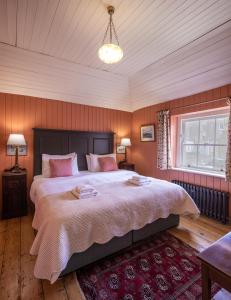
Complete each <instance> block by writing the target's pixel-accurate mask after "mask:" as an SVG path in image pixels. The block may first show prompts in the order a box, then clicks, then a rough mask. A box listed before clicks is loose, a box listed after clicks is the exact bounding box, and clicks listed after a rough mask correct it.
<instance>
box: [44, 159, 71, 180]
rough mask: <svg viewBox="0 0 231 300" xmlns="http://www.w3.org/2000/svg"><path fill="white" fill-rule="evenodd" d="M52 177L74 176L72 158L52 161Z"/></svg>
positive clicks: (50, 161)
mask: <svg viewBox="0 0 231 300" xmlns="http://www.w3.org/2000/svg"><path fill="white" fill-rule="evenodd" d="M49 164H50V171H51V176H50V177H65V176H72V158H66V159H50V160H49Z"/></svg>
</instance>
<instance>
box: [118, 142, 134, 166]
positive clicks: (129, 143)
mask: <svg viewBox="0 0 231 300" xmlns="http://www.w3.org/2000/svg"><path fill="white" fill-rule="evenodd" d="M120 144H121V145H122V146H124V147H125V159H124V162H126V161H127V147H129V146H131V145H132V144H131V140H130V138H122V139H121V143H120Z"/></svg>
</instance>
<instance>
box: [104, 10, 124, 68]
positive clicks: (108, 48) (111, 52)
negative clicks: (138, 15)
mask: <svg viewBox="0 0 231 300" xmlns="http://www.w3.org/2000/svg"><path fill="white" fill-rule="evenodd" d="M107 11H108V14H109V15H110V19H109V23H108V26H107V29H106V32H105V35H104V39H103V45H102V46H101V47H100V48H99V50H98V55H99V58H100V59H101V60H102V61H103V62H104V63H106V64H115V63H117V62H119V61H120V60H121V59H122V58H123V50H122V49H121V48H120V46H119V41H118V37H117V34H116V31H115V26H114V23H113V20H112V15H113V13H114V11H115V9H114V7H113V6H108V8H107ZM108 34H109V42H108V43H105V40H106V38H107V35H108ZM113 35H114V39H115V40H116V42H117V44H114V43H113V42H112V39H113Z"/></svg>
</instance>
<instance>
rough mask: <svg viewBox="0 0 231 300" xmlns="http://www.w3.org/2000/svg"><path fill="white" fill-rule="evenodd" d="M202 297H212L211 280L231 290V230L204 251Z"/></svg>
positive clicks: (206, 298) (200, 257) (201, 257)
mask: <svg viewBox="0 0 231 300" xmlns="http://www.w3.org/2000/svg"><path fill="white" fill-rule="evenodd" d="M198 258H199V259H200V260H201V272H202V299H203V300H208V299H211V281H212V280H213V281H215V282H217V283H218V284H219V285H220V286H221V287H223V288H225V289H226V290H227V291H229V292H231V232H230V233H228V234H226V235H225V236H224V237H222V238H221V239H220V240H218V241H217V242H215V243H214V244H212V245H211V246H210V247H209V248H207V249H206V250H204V251H202V252H201V253H200V254H199V255H198Z"/></svg>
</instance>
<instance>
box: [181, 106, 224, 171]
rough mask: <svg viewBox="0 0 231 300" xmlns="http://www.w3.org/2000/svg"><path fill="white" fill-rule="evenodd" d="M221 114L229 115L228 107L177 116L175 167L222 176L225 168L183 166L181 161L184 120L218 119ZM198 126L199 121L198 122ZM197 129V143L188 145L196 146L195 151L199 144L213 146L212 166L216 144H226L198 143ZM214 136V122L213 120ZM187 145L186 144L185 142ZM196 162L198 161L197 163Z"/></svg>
mask: <svg viewBox="0 0 231 300" xmlns="http://www.w3.org/2000/svg"><path fill="white" fill-rule="evenodd" d="M222 116H228V117H229V110H228V108H222V109H216V110H211V111H202V112H197V113H191V114H184V115H179V116H178V117H177V128H176V130H177V134H176V139H177V140H176V154H175V158H176V159H175V168H176V169H182V170H185V171H187V172H194V173H204V174H208V175H211V174H214V175H219V176H224V174H225V169H224V171H217V170H214V169H213V168H203V167H193V166H191V167H185V166H183V165H182V162H183V151H182V148H183V132H182V130H183V126H182V123H183V122H184V121H185V120H200V121H201V120H206V119H209V118H212V117H213V118H214V119H218V118H220V117H222ZM199 126H200V122H199ZM198 130H199V136H198V143H197V144H188V145H189V146H190V145H191V146H197V152H198V150H199V146H213V166H214V159H215V147H216V146H227V144H209V143H207V144H201V143H200V128H199V129H198ZM214 131H215V138H216V122H215V127H214ZM186 145H187V144H186ZM197 162H198V154H197ZM197 164H198V163H197Z"/></svg>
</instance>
